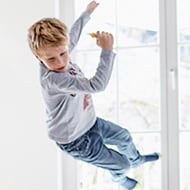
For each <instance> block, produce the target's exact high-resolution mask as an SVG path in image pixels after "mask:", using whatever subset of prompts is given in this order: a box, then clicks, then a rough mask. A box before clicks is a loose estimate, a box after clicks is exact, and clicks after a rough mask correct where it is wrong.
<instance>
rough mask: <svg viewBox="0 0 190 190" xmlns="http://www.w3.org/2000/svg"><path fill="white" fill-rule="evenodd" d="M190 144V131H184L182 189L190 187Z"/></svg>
mask: <svg viewBox="0 0 190 190" xmlns="http://www.w3.org/2000/svg"><path fill="white" fill-rule="evenodd" d="M189 144H190V132H184V133H183V132H182V133H181V134H180V164H181V165H180V174H181V175H180V180H181V181H180V183H181V188H180V189H181V190H189V189H190V183H189V179H190V165H189V160H190V153H189V151H188V148H189Z"/></svg>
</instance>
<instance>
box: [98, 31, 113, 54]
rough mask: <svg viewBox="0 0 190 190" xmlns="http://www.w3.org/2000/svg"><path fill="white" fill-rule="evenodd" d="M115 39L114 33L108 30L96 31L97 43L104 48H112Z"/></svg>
mask: <svg viewBox="0 0 190 190" xmlns="http://www.w3.org/2000/svg"><path fill="white" fill-rule="evenodd" d="M113 41H114V40H113V35H112V34H110V33H108V32H101V33H100V32H97V33H96V44H97V45H98V46H100V47H101V48H102V49H106V50H112V49H113Z"/></svg>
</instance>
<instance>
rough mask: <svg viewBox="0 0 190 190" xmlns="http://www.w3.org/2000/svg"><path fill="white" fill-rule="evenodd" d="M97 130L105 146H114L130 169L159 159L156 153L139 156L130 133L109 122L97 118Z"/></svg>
mask: <svg viewBox="0 0 190 190" xmlns="http://www.w3.org/2000/svg"><path fill="white" fill-rule="evenodd" d="M97 121H98V122H99V125H98V126H99V130H100V131H101V135H102V137H103V140H104V143H105V144H110V145H116V146H117V147H118V150H119V152H120V153H122V154H124V155H126V156H127V158H128V160H129V162H130V163H131V166H132V167H137V166H139V165H141V164H143V163H145V162H151V161H155V160H158V159H159V155H158V154H157V153H152V154H148V155H141V154H140V153H139V151H138V150H137V149H136V146H135V144H134V143H133V139H132V137H131V134H130V132H129V131H128V130H127V129H125V128H122V127H121V126H119V125H116V124H114V123H112V122H110V121H106V120H103V119H100V118H98V120H97Z"/></svg>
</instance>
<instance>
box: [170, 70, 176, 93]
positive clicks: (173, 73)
mask: <svg viewBox="0 0 190 190" xmlns="http://www.w3.org/2000/svg"><path fill="white" fill-rule="evenodd" d="M170 79H171V87H172V90H175V89H176V70H175V69H174V68H172V69H170Z"/></svg>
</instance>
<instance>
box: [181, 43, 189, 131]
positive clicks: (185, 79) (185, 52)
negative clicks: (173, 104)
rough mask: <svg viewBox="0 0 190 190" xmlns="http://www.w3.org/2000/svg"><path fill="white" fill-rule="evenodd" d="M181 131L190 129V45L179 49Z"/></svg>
mask: <svg viewBox="0 0 190 190" xmlns="http://www.w3.org/2000/svg"><path fill="white" fill-rule="evenodd" d="M179 57H180V59H179V92H180V129H183V130H187V129H190V85H189V84H190V45H184V46H180V47H179Z"/></svg>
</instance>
